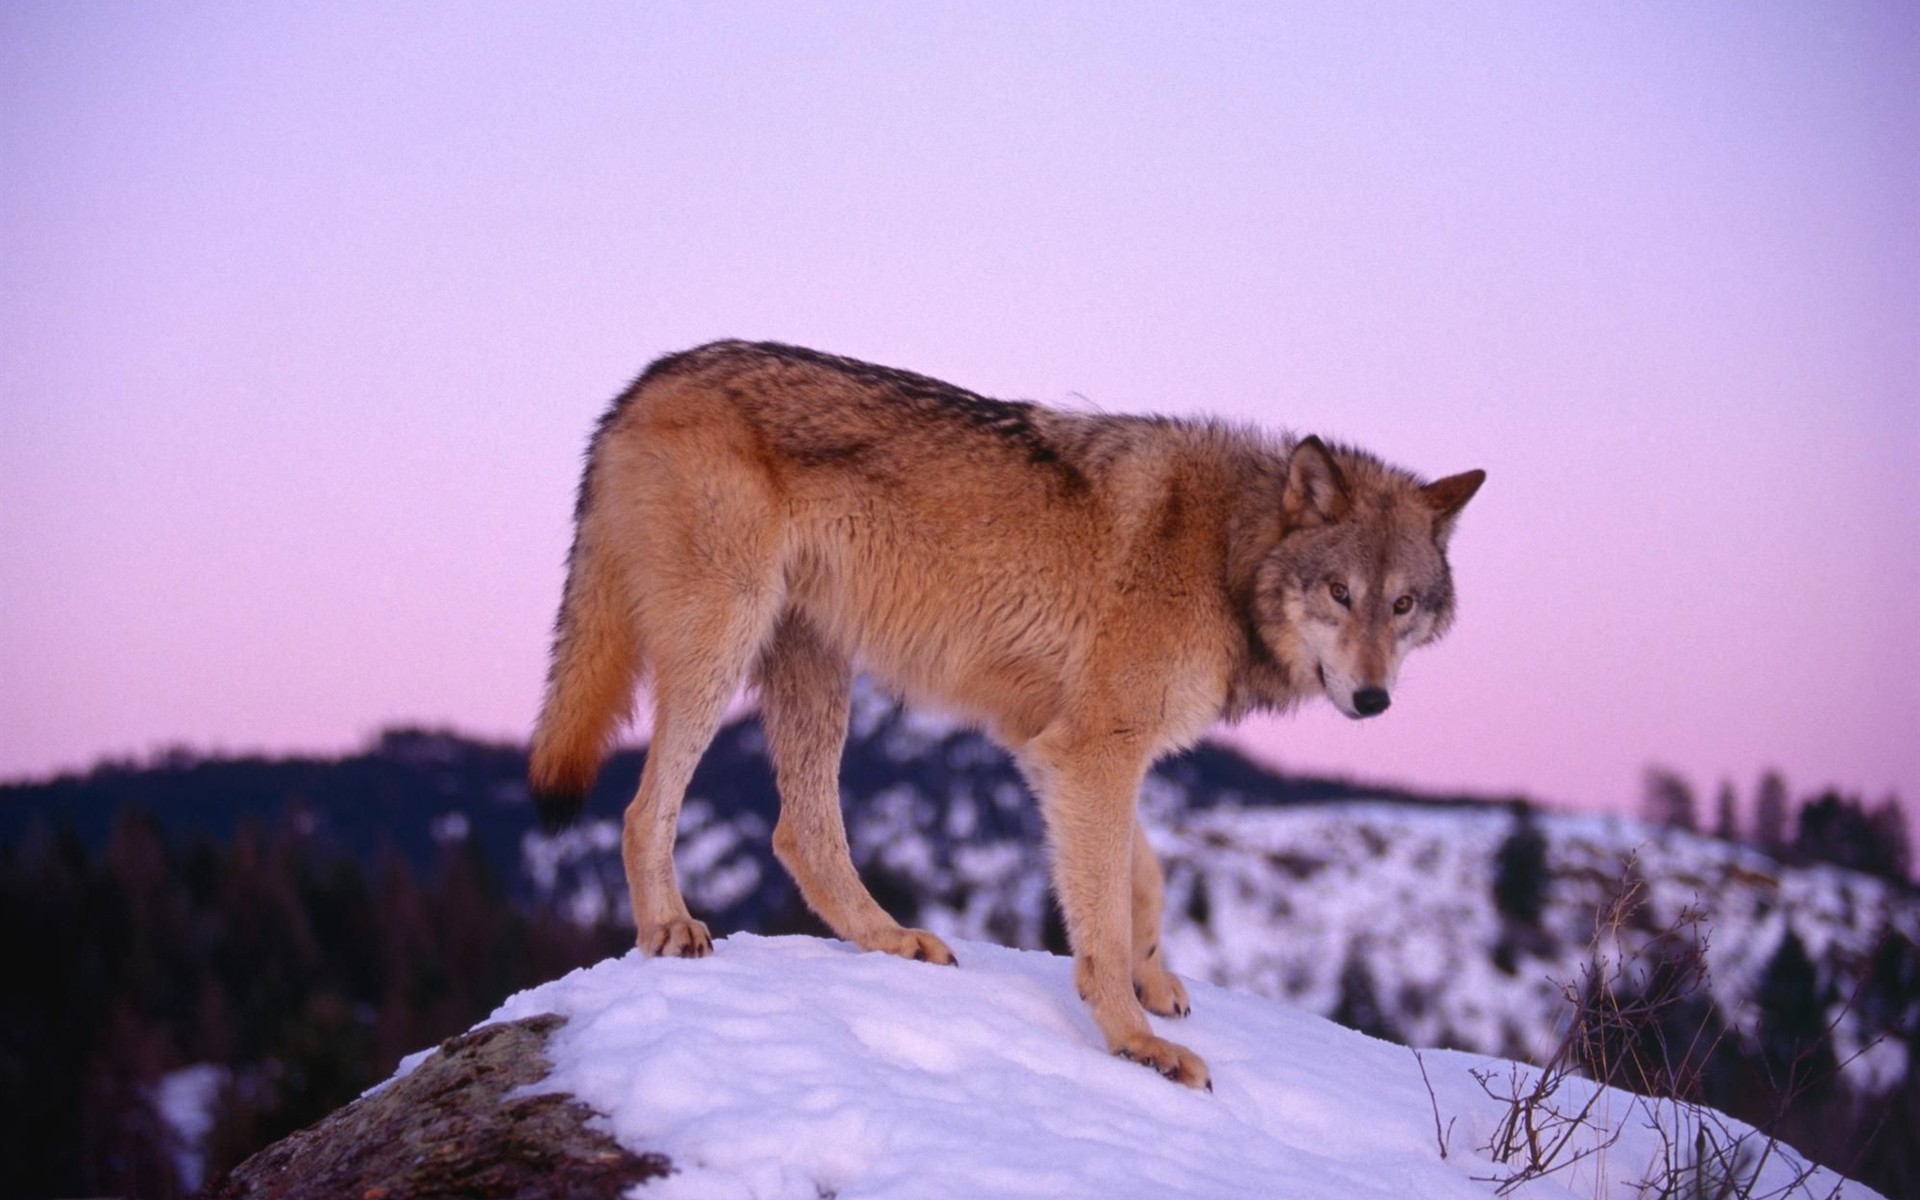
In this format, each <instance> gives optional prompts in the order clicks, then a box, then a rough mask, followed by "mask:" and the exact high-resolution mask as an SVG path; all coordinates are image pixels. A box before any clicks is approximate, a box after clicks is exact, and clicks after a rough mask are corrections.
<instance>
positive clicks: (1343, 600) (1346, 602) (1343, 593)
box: [1327, 582, 1353, 608]
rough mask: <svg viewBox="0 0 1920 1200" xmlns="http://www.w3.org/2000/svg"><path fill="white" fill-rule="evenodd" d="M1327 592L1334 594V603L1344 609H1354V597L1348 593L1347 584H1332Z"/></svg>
mask: <svg viewBox="0 0 1920 1200" xmlns="http://www.w3.org/2000/svg"><path fill="white" fill-rule="evenodd" d="M1327 590H1328V591H1331V592H1332V593H1333V599H1334V602H1335V603H1337V604H1339V605H1340V606H1341V607H1342V608H1352V607H1353V595H1352V594H1351V593H1350V592H1348V591H1347V585H1346V584H1344V583H1338V582H1335V583H1330V584H1328V585H1327Z"/></svg>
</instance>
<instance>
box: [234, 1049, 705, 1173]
mask: <svg viewBox="0 0 1920 1200" xmlns="http://www.w3.org/2000/svg"><path fill="white" fill-rule="evenodd" d="M565 1020H566V1019H565V1018H564V1017H558V1016H542V1017H530V1018H528V1019H526V1020H523V1021H511V1022H506V1023H503V1024H499V1025H487V1026H483V1027H481V1028H479V1029H476V1030H473V1031H472V1032H470V1033H464V1034H461V1035H460V1036H459V1037H455V1038H449V1039H448V1040H447V1041H445V1042H443V1043H441V1045H440V1049H439V1051H438V1052H437V1053H435V1054H434V1055H433V1056H432V1057H430V1058H428V1059H427V1060H426V1061H425V1062H423V1063H421V1064H420V1066H419V1067H417V1068H416V1069H415V1070H414V1071H413V1073H412V1074H410V1075H408V1076H407V1077H406V1078H404V1079H399V1080H396V1081H394V1082H392V1083H390V1084H388V1085H387V1086H386V1087H384V1088H381V1089H380V1090H379V1091H377V1092H373V1093H371V1094H369V1095H366V1096H363V1097H361V1098H360V1099H358V1100H356V1101H354V1102H353V1103H352V1104H349V1105H347V1106H346V1107H345V1108H343V1109H341V1110H340V1111H339V1112H336V1113H334V1114H333V1115H332V1116H329V1117H327V1118H326V1119H325V1120H323V1121H321V1122H319V1123H318V1124H316V1125H313V1126H310V1127H309V1128H306V1129H303V1130H301V1131H300V1132H298V1133H295V1134H293V1135H291V1136H289V1137H287V1138H285V1139H284V1140H282V1141H280V1142H276V1143H275V1144H274V1145H272V1146H269V1147H267V1148H266V1149H265V1150H262V1151H261V1152H260V1153H258V1154H256V1155H254V1156H253V1157H252V1158H249V1159H248V1160H247V1161H245V1162H243V1163H241V1164H240V1165H239V1166H237V1167H235V1168H234V1169H233V1171H232V1172H231V1173H229V1174H228V1175H227V1177H226V1178H224V1179H222V1180H220V1181H218V1182H217V1183H215V1184H214V1185H213V1186H212V1187H210V1188H209V1189H208V1190H207V1192H206V1193H204V1195H206V1196H208V1197H210V1198H212V1200H241V1198H243V1197H244V1198H246V1200H426V1198H428V1197H443V1196H444V1197H452V1196H458V1197H461V1198H462V1200H518V1198H522V1197H524V1198H526V1200H533V1198H535V1197H539V1198H541V1200H545V1198H548V1197H563V1198H568V1200H575V1198H577V1200H588V1198H599V1197H615V1196H619V1195H620V1194H621V1192H622V1191H623V1190H624V1189H626V1188H629V1187H631V1186H633V1185H634V1184H636V1183H642V1182H644V1181H646V1180H649V1179H654V1178H658V1177H659V1176H662V1175H667V1174H670V1173H671V1172H672V1170H673V1165H672V1164H671V1163H670V1162H669V1161H668V1160H667V1159H666V1157H665V1156H664V1155H659V1154H646V1155H635V1154H632V1153H630V1152H629V1151H627V1150H626V1149H624V1148H622V1147H621V1146H620V1145H619V1144H618V1143H616V1142H615V1141H614V1140H613V1139H612V1138H610V1137H608V1136H607V1135H606V1134H604V1133H601V1132H600V1131H598V1130H595V1129H592V1128H589V1127H588V1121H590V1120H591V1119H592V1118H593V1117H594V1116H595V1115H596V1114H595V1113H594V1111H593V1110H592V1109H590V1108H588V1107H587V1106H586V1105H584V1104H581V1103H580V1102H579V1101H577V1100H575V1099H573V1098H572V1097H570V1096H565V1095H558V1094H548V1095H538V1096H521V1097H514V1098H509V1097H508V1093H509V1092H511V1091H513V1090H514V1089H516V1088H519V1087H522V1086H524V1085H526V1084H530V1083H536V1082H538V1081H539V1080H541V1079H542V1078H544V1077H545V1076H546V1074H547V1072H548V1071H550V1070H551V1069H552V1067H553V1064H552V1063H551V1062H550V1061H549V1060H548V1059H547V1056H546V1044H547V1038H548V1037H549V1036H550V1035H551V1034H552V1033H553V1031H554V1030H556V1029H558V1028H559V1027H560V1026H561V1025H562V1024H564V1023H565Z"/></svg>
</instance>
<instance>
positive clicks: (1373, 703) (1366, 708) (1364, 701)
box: [1353, 688, 1393, 717]
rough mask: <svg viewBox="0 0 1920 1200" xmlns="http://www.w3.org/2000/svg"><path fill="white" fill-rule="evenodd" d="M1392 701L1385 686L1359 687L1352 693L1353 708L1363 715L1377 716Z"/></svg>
mask: <svg viewBox="0 0 1920 1200" xmlns="http://www.w3.org/2000/svg"><path fill="white" fill-rule="evenodd" d="M1392 703H1393V701H1392V700H1390V699H1388V698H1387V689H1385V688H1361V689H1360V690H1359V691H1357V692H1355V693H1354V694H1353V710H1354V711H1355V712H1357V713H1359V714H1360V715H1361V716H1363V717H1377V716H1379V715H1380V714H1381V713H1383V712H1385V711H1387V705H1389V704H1392Z"/></svg>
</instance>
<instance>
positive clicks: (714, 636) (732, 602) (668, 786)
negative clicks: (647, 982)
mask: <svg viewBox="0 0 1920 1200" xmlns="http://www.w3.org/2000/svg"><path fill="white" fill-rule="evenodd" d="M690 590H694V591H699V592H702V593H706V592H708V591H709V590H710V591H711V593H712V594H702V595H698V596H695V595H688V596H685V597H682V599H683V601H684V602H683V603H682V604H681V605H680V606H679V607H678V608H677V610H676V612H675V613H673V614H670V615H672V616H674V617H677V618H678V619H675V620H672V621H671V622H664V621H661V622H656V623H657V624H659V625H660V626H661V631H662V634H663V635H664V636H657V637H653V638H650V641H651V643H652V644H654V645H658V646H660V647H661V651H660V652H659V653H657V654H656V655H655V657H654V660H653V664H652V665H653V677H654V681H653V712H654V717H653V741H652V744H651V745H649V746H648V748H647V762H646V766H645V768H644V769H643V770H642V771H641V772H640V788H639V791H638V792H637V793H635V795H634V798H633V802H632V803H631V804H629V805H628V806H627V813H626V820H625V822H624V825H623V827H622V830H621V838H620V849H621V857H622V858H623V860H624V861H625V864H626V871H627V892H628V896H629V899H630V900H631V901H632V904H633V923H634V928H635V929H636V931H637V941H638V944H639V946H640V948H641V949H642V950H644V951H646V952H647V953H648V954H650V955H664V956H667V957H673V958H701V957H703V956H705V955H707V954H708V953H711V952H712V950H713V939H712V937H711V935H710V934H709V933H708V932H707V927H706V925H705V924H704V923H703V922H700V921H696V920H694V919H693V916H692V915H691V914H690V913H688V912H687V903H686V900H685V899H684V898H683V897H682V896H681V895H680V887H679V884H678V883H677V882H676V881H675V880H674V871H673V843H674V835H675V833H676V832H677V831H678V827H679V823H680V802H681V800H682V799H684V798H685V796H686V791H687V782H688V780H689V779H691V778H692V777H693V769H694V767H695V766H696V765H698V764H699V762H700V756H701V755H702V754H704V753H706V749H707V746H708V744H709V743H711V742H712V741H713V735H714V732H715V731H716V730H717V729H718V728H719V726H720V719H721V718H722V717H723V716H724V715H725V714H726V707H727V701H728V700H730V699H732V697H733V693H734V691H735V689H737V688H738V687H739V686H740V681H741V679H742V678H744V677H745V675H746V671H747V666H748V664H749V663H750V662H751V661H752V657H753V654H754V652H755V651H756V650H757V649H758V648H759V646H760V643H761V642H763V641H764V640H765V638H766V634H767V627H768V625H769V624H770V623H771V619H772V609H773V607H774V603H775V601H776V600H777V597H775V596H774V594H773V593H772V590H771V589H748V590H747V591H746V592H741V591H739V590H735V589H726V590H727V591H730V592H731V594H722V592H723V589H717V588H716V589H690ZM656 615H658V614H656Z"/></svg>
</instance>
